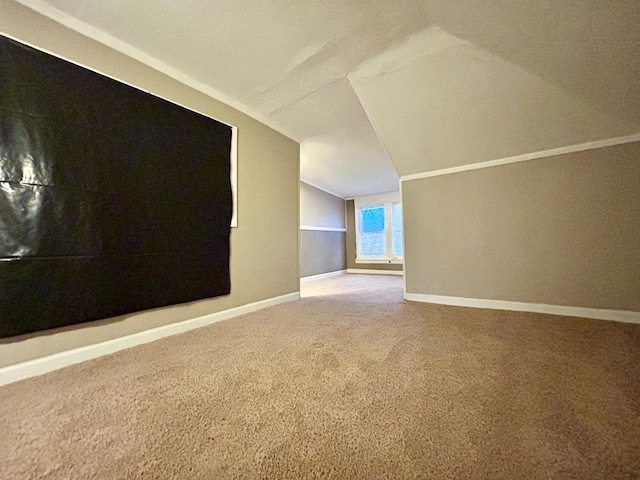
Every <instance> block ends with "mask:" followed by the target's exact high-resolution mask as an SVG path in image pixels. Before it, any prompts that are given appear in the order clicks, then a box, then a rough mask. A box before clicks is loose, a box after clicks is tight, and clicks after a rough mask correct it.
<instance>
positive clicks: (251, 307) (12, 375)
mask: <svg viewBox="0 0 640 480" xmlns="http://www.w3.org/2000/svg"><path fill="white" fill-rule="evenodd" d="M299 298H300V292H294V293H289V294H287V295H281V296H279V297H274V298H269V299H267V300H261V301H259V302H254V303H249V304H247V305H242V306H240V307H235V308H231V309H229V310H224V311H222V312H216V313H211V314H209V315H205V316H202V317H197V318H193V319H189V320H185V321H183V322H178V323H173V324H171V325H163V326H161V327H158V328H153V329H151V330H145V331H143V332H138V333H134V334H132V335H127V336H125V337H120V338H115V339H113V340H107V341H106V342H101V343H97V344H94V345H87V346H85V347H79V348H74V349H73V350H67V351H66V352H60V353H55V354H53V355H48V356H46V357H42V358H37V359H35V360H29V361H27V362H23V363H18V364H16V365H10V366H8V367H3V368H0V385H6V384H8V383H13V382H17V381H18V380H23V379H25V378H30V377H35V376H38V375H42V374H45V373H48V372H51V371H53V370H58V369H60V368H63V367H67V366H69V365H73V364H76V363H80V362H84V361H87V360H91V359H93V358H98V357H102V356H104V355H109V354H111V353H115V352H118V351H120V350H124V349H126V348H131V347H135V346H137V345H142V344H144V343H149V342H153V341H155V340H159V339H161V338H165V337H169V336H171V335H176V334H178V333H183V332H187V331H189V330H193V329H194V328H200V327H205V326H207V325H211V324H212V323H216V322H220V321H222V320H228V319H230V318H234V317H237V316H239V315H244V314H247V313H251V312H255V311H257V310H261V309H263V308H267V307H272V306H274V305H279V304H281V303H285V302H292V301H295V300H298V299H299Z"/></svg>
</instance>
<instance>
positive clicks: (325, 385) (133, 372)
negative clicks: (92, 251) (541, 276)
mask: <svg viewBox="0 0 640 480" xmlns="http://www.w3.org/2000/svg"><path fill="white" fill-rule="evenodd" d="M303 294H304V295H305V297H304V298H303V299H302V300H300V301H298V302H294V303H290V304H285V305H281V306H277V307H273V308H269V309H265V310H262V311H260V312H256V313H253V314H250V315H245V316H243V317H238V318H235V319H233V320H229V321H225V322H220V323H217V324H214V325H211V326H209V327H205V328H202V329H198V330H194V331H191V332H188V333H186V334H182V335H177V336H174V337H170V338H167V339H164V340H160V341H157V342H154V343H151V344H147V345H142V346H140V347H136V348H133V349H129V350H126V351H122V352H119V353H116V354H113V355H110V356H107V357H103V358H100V359H96V360H92V361H89V362H86V363H83V364H79V365H75V366H72V367H68V368H66V369H63V370H59V371H56V372H52V373H50V374H47V375H44V376H41V377H37V378H32V379H28V380H25V381H22V382H18V383H14V384H11V385H7V386H4V387H1V388H0V478H1V479H5V480H8V479H41V478H42V479H123V478H131V479H134V478H135V479H137V478H144V479H156V478H157V479H174V478H175V479H225V478H247V479H252V478H269V479H303V478H336V479H343V478H345V479H346V478H363V479H365V478H366V479H392V478H407V479H410V478H424V479H607V480H613V479H637V478H640V325H632V324H623V323H615V322H606V321H596V320H586V319H578V318H569V317H556V316H551V315H538V314H526V313H514V312H504V311H492V310H479V309H468V308H458V307H447V306H437V305H426V304H418V303H413V302H406V301H404V300H403V299H402V279H401V278H399V277H387V276H357V275H345V276H341V277H335V278H331V279H327V280H323V281H321V282H315V283H313V284H306V285H303Z"/></svg>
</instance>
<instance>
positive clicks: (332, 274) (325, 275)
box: [300, 270, 347, 283]
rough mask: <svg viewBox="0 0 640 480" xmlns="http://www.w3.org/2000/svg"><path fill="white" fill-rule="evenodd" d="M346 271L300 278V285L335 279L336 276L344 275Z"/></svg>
mask: <svg viewBox="0 0 640 480" xmlns="http://www.w3.org/2000/svg"><path fill="white" fill-rule="evenodd" d="M345 273H347V271H346V270H336V271H335V272H327V273H319V274H318V275H309V276H308V277H300V283H307V282H313V281H315V280H322V279H323V278H331V277H337V276H338V275H344V274H345Z"/></svg>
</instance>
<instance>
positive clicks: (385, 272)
mask: <svg viewBox="0 0 640 480" xmlns="http://www.w3.org/2000/svg"><path fill="white" fill-rule="evenodd" d="M347 273H364V274H365V275H399V276H402V275H403V271H402V270H369V269H368V268H347Z"/></svg>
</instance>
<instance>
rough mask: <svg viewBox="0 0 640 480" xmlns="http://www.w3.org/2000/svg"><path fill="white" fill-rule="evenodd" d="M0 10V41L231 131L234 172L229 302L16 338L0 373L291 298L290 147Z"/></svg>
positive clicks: (15, 12) (88, 43)
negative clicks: (234, 131) (0, 36)
mask: <svg viewBox="0 0 640 480" xmlns="http://www.w3.org/2000/svg"><path fill="white" fill-rule="evenodd" d="M0 8H1V9H2V15H1V16H0V32H1V33H4V34H6V35H8V36H11V37H13V38H16V39H18V40H21V41H24V42H25V43H28V44H31V45H33V46H35V47H40V48H42V49H44V50H46V51H48V52H50V53H54V54H58V55H60V56H62V57H64V58H66V59H68V60H71V61H74V62H76V63H78V64H81V65H84V66H87V67H89V68H92V69H94V70H97V71H99V72H101V73H104V74H106V75H108V76H111V77H113V78H116V79H118V80H121V81H124V82H126V83H128V84H131V85H135V86H138V87H140V88H142V89H144V90H147V91H151V92H152V93H154V94H156V95H159V96H161V97H163V98H166V99H169V100H172V101H174V102H176V103H178V104H181V105H183V106H186V107H188V108H191V109H193V110H196V111H198V112H200V113H203V114H205V115H208V116H210V117H213V118H216V119H218V120H220V121H222V122H225V123H228V124H231V125H235V126H237V127H238V164H239V166H238V170H239V172H238V190H239V196H238V202H239V205H238V228H234V229H232V232H231V295H229V296H226V297H220V298H216V299H210V300H203V301H198V302H193V303H189V304H183V305H180V306H174V307H167V308H162V309H157V310H154V311H148V312H146V313H140V314H132V315H126V316H121V317H117V318H114V319H108V320H102V321H97V322H93V323H91V324H86V325H83V326H81V327H75V328H73V329H62V330H60V331H52V332H48V334H47V335H39V336H38V335H33V336H29V337H25V338H16V339H15V341H12V342H11V343H4V344H1V345H0V366H5V365H10V364H14V363H19V362H21V361H25V360H29V359H33V358H38V357H41V356H44V355H47V354H52V353H56V352H60V351H64V350H67V349H70V348H74V347H79V346H84V345H89V344H94V343H98V342H102V341H105V340H109V339H111V338H117V337H121V336H123V335H127V334H131V333H135V332H139V331H142V330H145V329H149V328H153V327H158V326H161V325H165V324H170V323H175V322H178V321H181V320H186V319H190V318H194V317H198V316H202V315H206V314H209V313H213V312H216V311H221V310H226V309H229V308H232V307H236V306H240V305H245V304H248V303H251V302H256V301H259V300H264V299H267V298H273V297H277V296H280V295H285V294H288V293H293V292H296V291H298V289H299V282H298V255H297V252H298V220H299V213H298V178H299V145H298V143H296V142H294V141H292V140H290V139H288V138H286V137H284V136H283V135H281V134H279V133H277V132H275V131H273V130H272V129H270V128H268V127H266V126H265V125H263V124H261V123H259V122H257V121H255V120H253V119H252V118H250V117H248V116H246V115H244V114H242V113H240V112H238V111H237V110H235V109H233V108H231V107H229V106H227V105H224V104H222V103H220V102H218V101H215V100H213V99H211V98H210V97H208V96H206V95H204V94H202V93H200V92H197V91H195V90H193V89H191V88H189V87H186V86H185V85H183V84H181V83H179V82H177V81H175V80H173V79H170V78H169V77H167V76H165V75H163V74H161V73H159V72H157V71H155V70H153V69H151V68H149V67H147V66H145V65H142V64H141V63H139V62H137V61H135V60H132V59H131V58H129V57H127V56H124V55H122V54H120V53H117V52H115V51H114V50H112V49H110V48H108V47H105V46H104V45H101V44H99V43H97V42H95V41H92V40H89V39H87V38H85V37H83V36H81V35H79V34H77V33H75V32H72V31H71V30H69V29H66V28H64V27H62V26H60V25H59V24H57V23H54V22H52V21H50V20H48V19H46V18H45V17H43V16H41V15H38V14H36V13H34V12H33V11H31V10H29V9H27V8H25V7H22V6H20V5H18V4H16V3H14V2H8V1H5V0H2V1H1V2H0ZM43 315H46V312H43Z"/></svg>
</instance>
